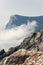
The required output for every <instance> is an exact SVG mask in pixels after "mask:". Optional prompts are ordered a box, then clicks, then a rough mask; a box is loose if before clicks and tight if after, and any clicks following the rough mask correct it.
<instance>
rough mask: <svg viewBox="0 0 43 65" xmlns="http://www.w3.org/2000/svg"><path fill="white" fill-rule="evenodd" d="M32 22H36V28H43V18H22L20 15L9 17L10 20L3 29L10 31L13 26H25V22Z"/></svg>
mask: <svg viewBox="0 0 43 65" xmlns="http://www.w3.org/2000/svg"><path fill="white" fill-rule="evenodd" d="M32 21H36V22H37V23H38V27H39V26H40V28H42V27H43V16H36V17H29V16H22V15H13V16H11V17H10V20H9V22H8V23H7V25H6V27H5V29H11V28H14V27H15V26H20V25H22V24H27V22H32ZM38 27H37V28H38ZM38 29H39V28H38Z"/></svg>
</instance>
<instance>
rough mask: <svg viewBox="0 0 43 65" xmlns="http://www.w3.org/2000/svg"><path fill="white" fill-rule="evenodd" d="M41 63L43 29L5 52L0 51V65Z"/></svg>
mask: <svg viewBox="0 0 43 65" xmlns="http://www.w3.org/2000/svg"><path fill="white" fill-rule="evenodd" d="M40 64H41V65H43V30H40V31H39V32H36V33H34V34H33V35H31V36H30V37H27V38H25V39H24V40H23V42H22V43H21V44H20V45H19V46H17V47H12V48H10V49H9V50H8V51H7V52H5V51H4V50H1V51H0V65H40Z"/></svg>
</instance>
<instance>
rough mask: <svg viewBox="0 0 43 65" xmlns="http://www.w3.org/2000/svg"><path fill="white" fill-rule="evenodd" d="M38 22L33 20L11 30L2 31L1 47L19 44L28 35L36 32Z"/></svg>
mask: <svg viewBox="0 0 43 65" xmlns="http://www.w3.org/2000/svg"><path fill="white" fill-rule="evenodd" d="M36 27H37V22H36V21H32V22H28V23H27V24H23V25H21V26H17V27H15V28H12V29H10V30H2V31H0V48H4V49H7V48H9V47H11V46H17V45H19V44H20V42H21V41H22V40H23V39H24V38H25V37H27V36H30V35H31V34H32V33H33V32H35V28H36Z"/></svg>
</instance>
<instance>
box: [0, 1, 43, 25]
mask: <svg viewBox="0 0 43 65" xmlns="http://www.w3.org/2000/svg"><path fill="white" fill-rule="evenodd" d="M15 14H20V15H25V16H38V15H43V0H0V25H1V24H4V25H5V24H6V23H7V22H8V21H9V18H10V16H12V15H15Z"/></svg>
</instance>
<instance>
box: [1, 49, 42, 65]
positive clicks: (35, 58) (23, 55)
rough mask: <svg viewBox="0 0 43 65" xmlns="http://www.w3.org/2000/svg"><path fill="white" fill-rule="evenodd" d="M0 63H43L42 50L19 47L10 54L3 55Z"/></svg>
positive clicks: (9, 64)
mask: <svg viewBox="0 0 43 65" xmlns="http://www.w3.org/2000/svg"><path fill="white" fill-rule="evenodd" d="M0 65H43V52H41V51H38V52H37V51H35V50H31V51H28V50H25V49H20V50H18V51H17V52H15V53H13V54H12V55H10V56H8V57H5V58H4V59H3V60H2V61H1V62H0Z"/></svg>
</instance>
